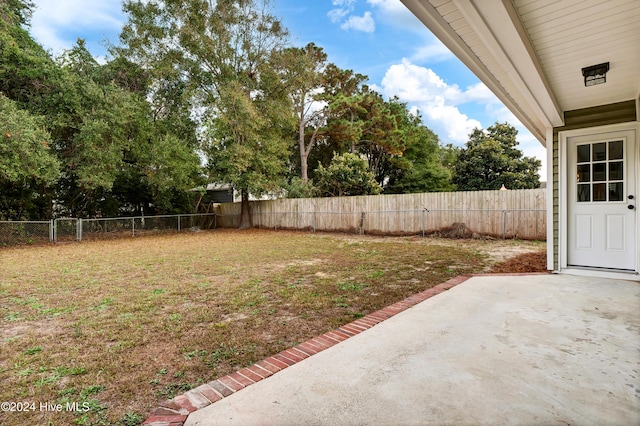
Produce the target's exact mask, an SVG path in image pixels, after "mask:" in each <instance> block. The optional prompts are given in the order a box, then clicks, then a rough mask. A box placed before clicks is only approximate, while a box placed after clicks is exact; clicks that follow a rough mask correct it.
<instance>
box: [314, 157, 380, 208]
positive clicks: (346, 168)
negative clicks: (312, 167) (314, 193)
mask: <svg viewBox="0 0 640 426" xmlns="http://www.w3.org/2000/svg"><path fill="white" fill-rule="evenodd" d="M316 178H317V188H318V191H319V192H320V195H323V196H328V197H345V196H350V195H376V194H380V192H382V188H381V187H380V185H378V182H376V180H375V179H374V176H373V173H371V171H370V170H369V168H368V166H367V162H366V160H364V159H362V158H360V157H358V156H357V155H356V154H351V153H346V154H343V155H334V157H333V160H332V161H331V164H329V166H328V167H327V168H324V167H323V166H322V165H320V166H318V169H317V170H316Z"/></svg>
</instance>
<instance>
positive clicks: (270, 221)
mask: <svg viewBox="0 0 640 426" xmlns="http://www.w3.org/2000/svg"><path fill="white" fill-rule="evenodd" d="M545 191H546V190H545V189H522V190H509V191H473V192H471V191H469V192H434V193H424V194H398V195H371V196H357V197H335V198H296V199H278V200H269V201H252V202H251V217H252V223H253V226H255V227H261V228H276V229H307V230H313V231H338V232H353V233H362V234H371V235H416V234H423V235H428V234H443V235H451V236H473V235H474V234H477V235H491V236H496V237H501V238H521V239H538V240H544V239H546V205H545V203H546V192H545ZM216 213H217V214H218V219H217V226H218V227H237V226H238V225H239V223H240V204H239V203H224V204H220V206H219V207H218V208H217V209H216Z"/></svg>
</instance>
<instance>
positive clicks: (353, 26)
mask: <svg viewBox="0 0 640 426" xmlns="http://www.w3.org/2000/svg"><path fill="white" fill-rule="evenodd" d="M340 28H342V29H343V30H346V31H348V30H356V31H362V32H365V33H372V32H374V31H375V30H376V23H375V21H374V20H373V17H372V16H371V12H369V11H367V12H365V13H364V15H363V16H353V15H351V16H349V18H348V19H347V20H346V22H344V23H343V24H342V25H340Z"/></svg>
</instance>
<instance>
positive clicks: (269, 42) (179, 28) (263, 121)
mask: <svg viewBox="0 0 640 426" xmlns="http://www.w3.org/2000/svg"><path fill="white" fill-rule="evenodd" d="M269 6H270V4H269V1H268V0H218V1H216V2H209V1H203V0H188V1H182V0H164V1H158V2H142V1H132V0H128V1H125V3H124V9H125V11H126V12H127V13H128V14H129V21H128V23H127V25H126V26H125V28H124V30H123V33H122V36H121V39H122V40H123V41H124V42H125V44H126V45H127V52H128V55H129V57H130V58H131V59H132V60H135V61H138V63H140V64H141V65H143V66H144V67H148V68H149V69H153V70H154V71H153V73H154V77H155V78H157V79H158V80H165V81H166V80H170V79H175V80H178V81H182V82H184V83H185V84H186V85H187V86H188V87H189V89H190V96H191V102H192V104H193V105H194V106H195V107H196V108H194V109H193V110H194V111H197V112H198V113H199V114H200V118H201V122H202V123H203V125H204V128H205V131H204V132H203V134H202V135H201V136H202V139H203V146H202V150H203V152H204V153H205V155H206V157H207V163H208V164H207V168H208V169H209V173H210V176H211V179H212V180H214V181H217V182H219V183H227V184H230V185H231V186H232V187H234V188H235V189H237V190H239V191H240V192H241V194H242V219H241V225H240V227H241V228H245V227H249V226H251V223H250V215H249V194H250V193H251V194H254V195H261V194H264V193H267V192H269V191H272V190H275V189H277V187H278V183H279V182H280V181H281V180H282V176H283V175H284V173H285V172H286V171H287V167H286V161H287V159H288V155H289V151H288V148H289V146H288V145H289V142H288V140H287V139H286V137H284V136H283V134H284V132H285V129H288V128H290V126H291V119H292V115H291V107H290V98H289V97H288V93H287V90H286V84H284V80H286V73H285V67H284V65H285V64H283V63H282V61H280V60H279V58H280V57H281V56H280V55H277V54H276V53H279V52H280V51H282V50H283V49H284V47H285V44H286V40H287V31H286V30H285V29H284V28H283V27H282V25H281V23H280V21H279V20H278V19H276V18H275V17H274V16H273V15H272V14H271V13H270V12H269Z"/></svg>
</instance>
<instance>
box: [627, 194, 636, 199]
mask: <svg viewBox="0 0 640 426" xmlns="http://www.w3.org/2000/svg"><path fill="white" fill-rule="evenodd" d="M627 198H628V199H630V200H633V199H634V198H635V197H634V196H633V195H629V196H628V197H627Z"/></svg>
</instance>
